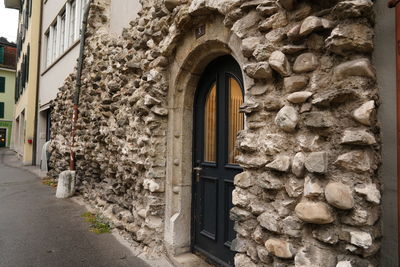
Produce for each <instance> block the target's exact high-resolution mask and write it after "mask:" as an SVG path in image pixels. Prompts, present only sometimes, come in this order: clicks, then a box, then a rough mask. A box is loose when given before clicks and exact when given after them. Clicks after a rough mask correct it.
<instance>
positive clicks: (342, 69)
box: [333, 58, 375, 80]
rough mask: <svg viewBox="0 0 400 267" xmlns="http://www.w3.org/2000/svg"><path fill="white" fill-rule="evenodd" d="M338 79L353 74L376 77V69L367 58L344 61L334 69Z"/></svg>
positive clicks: (334, 74)
mask: <svg viewBox="0 0 400 267" xmlns="http://www.w3.org/2000/svg"><path fill="white" fill-rule="evenodd" d="M333 76H334V78H335V79H336V80H344V79H346V78H349V77H352V76H361V77H367V78H371V79H375V70H374V68H373V67H372V65H371V61H370V60H369V59H367V58H359V59H354V60H351V61H347V62H344V63H342V64H340V65H338V66H337V67H335V69H334V70H333Z"/></svg>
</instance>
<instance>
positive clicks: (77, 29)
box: [74, 0, 82, 41]
mask: <svg viewBox="0 0 400 267" xmlns="http://www.w3.org/2000/svg"><path fill="white" fill-rule="evenodd" d="M75 2H76V12H75V34H74V41H76V40H78V38H79V36H80V30H81V25H82V23H81V21H82V19H81V18H82V0H75Z"/></svg>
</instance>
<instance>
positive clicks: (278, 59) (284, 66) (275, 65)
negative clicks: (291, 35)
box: [268, 51, 291, 77]
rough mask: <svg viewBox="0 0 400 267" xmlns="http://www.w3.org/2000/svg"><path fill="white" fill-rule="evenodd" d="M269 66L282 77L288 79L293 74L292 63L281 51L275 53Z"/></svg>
mask: <svg viewBox="0 0 400 267" xmlns="http://www.w3.org/2000/svg"><path fill="white" fill-rule="evenodd" d="M268 62H269V65H270V66H271V68H272V69H273V70H275V71H276V72H278V73H279V74H280V75H281V76H283V77H286V76H289V75H290V73H291V68H290V63H289V61H288V59H287V58H286V55H285V54H284V53H282V52H281V51H274V52H273V53H272V54H271V56H270V58H269V61H268Z"/></svg>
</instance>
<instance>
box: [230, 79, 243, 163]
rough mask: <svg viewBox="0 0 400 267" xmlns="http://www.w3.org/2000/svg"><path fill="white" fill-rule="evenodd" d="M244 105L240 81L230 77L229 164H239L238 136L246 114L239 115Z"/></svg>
mask: <svg viewBox="0 0 400 267" xmlns="http://www.w3.org/2000/svg"><path fill="white" fill-rule="evenodd" d="M242 104H243V92H242V89H241V87H240V84H239V83H238V81H237V80H236V79H235V78H233V77H229V126H228V128H229V137H228V138H229V140H228V153H229V154H228V163H229V164H237V162H236V160H235V157H236V156H237V155H238V151H237V149H236V148H235V143H236V136H237V134H238V132H239V131H241V130H243V129H244V114H243V113H239V108H240V106H241V105H242Z"/></svg>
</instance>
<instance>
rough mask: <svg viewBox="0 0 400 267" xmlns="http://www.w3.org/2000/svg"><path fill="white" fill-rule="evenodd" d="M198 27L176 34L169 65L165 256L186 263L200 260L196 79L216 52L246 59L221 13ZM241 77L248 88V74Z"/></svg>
mask: <svg viewBox="0 0 400 267" xmlns="http://www.w3.org/2000/svg"><path fill="white" fill-rule="evenodd" d="M203 26H204V27H205V34H204V35H203V36H201V37H200V38H196V36H195V32H194V29H193V31H187V33H186V34H185V35H184V36H183V37H182V38H181V42H180V44H179V45H178V47H177V49H176V53H175V57H174V61H173V62H172V64H171V65H170V69H169V93H168V109H169V117H168V135H167V159H168V161H167V175H166V212H165V236H164V239H165V245H166V248H167V251H168V254H169V256H170V258H171V259H172V260H173V261H174V260H176V261H178V262H177V263H179V256H180V255H182V254H185V255H186V256H189V258H188V257H185V262H186V261H187V260H189V261H190V262H191V264H195V262H196V261H199V258H197V257H196V256H195V255H192V254H190V250H191V248H190V245H191V218H192V217H191V208H192V207H191V200H192V129H193V103H194V95H195V92H196V89H197V84H198V82H199V79H200V77H201V74H202V72H203V70H204V69H205V67H206V66H207V65H208V64H209V63H210V62H211V61H212V60H214V59H215V58H217V57H219V56H222V55H231V56H233V58H235V60H236V61H237V62H238V63H239V65H240V66H242V67H243V65H244V64H246V63H247V59H246V58H245V57H244V56H243V54H242V48H241V46H242V41H241V39H240V38H238V37H237V36H236V35H235V34H234V33H232V32H231V31H230V29H228V28H226V27H225V26H224V23H223V18H222V16H216V17H215V18H213V20H210V21H209V22H207V23H206V24H205V25H203ZM243 77H244V86H245V88H247V86H246V85H248V84H249V82H250V81H249V80H248V79H249V78H248V77H247V76H246V75H243ZM188 253H189V254H188ZM190 266H194V265H190Z"/></svg>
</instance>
